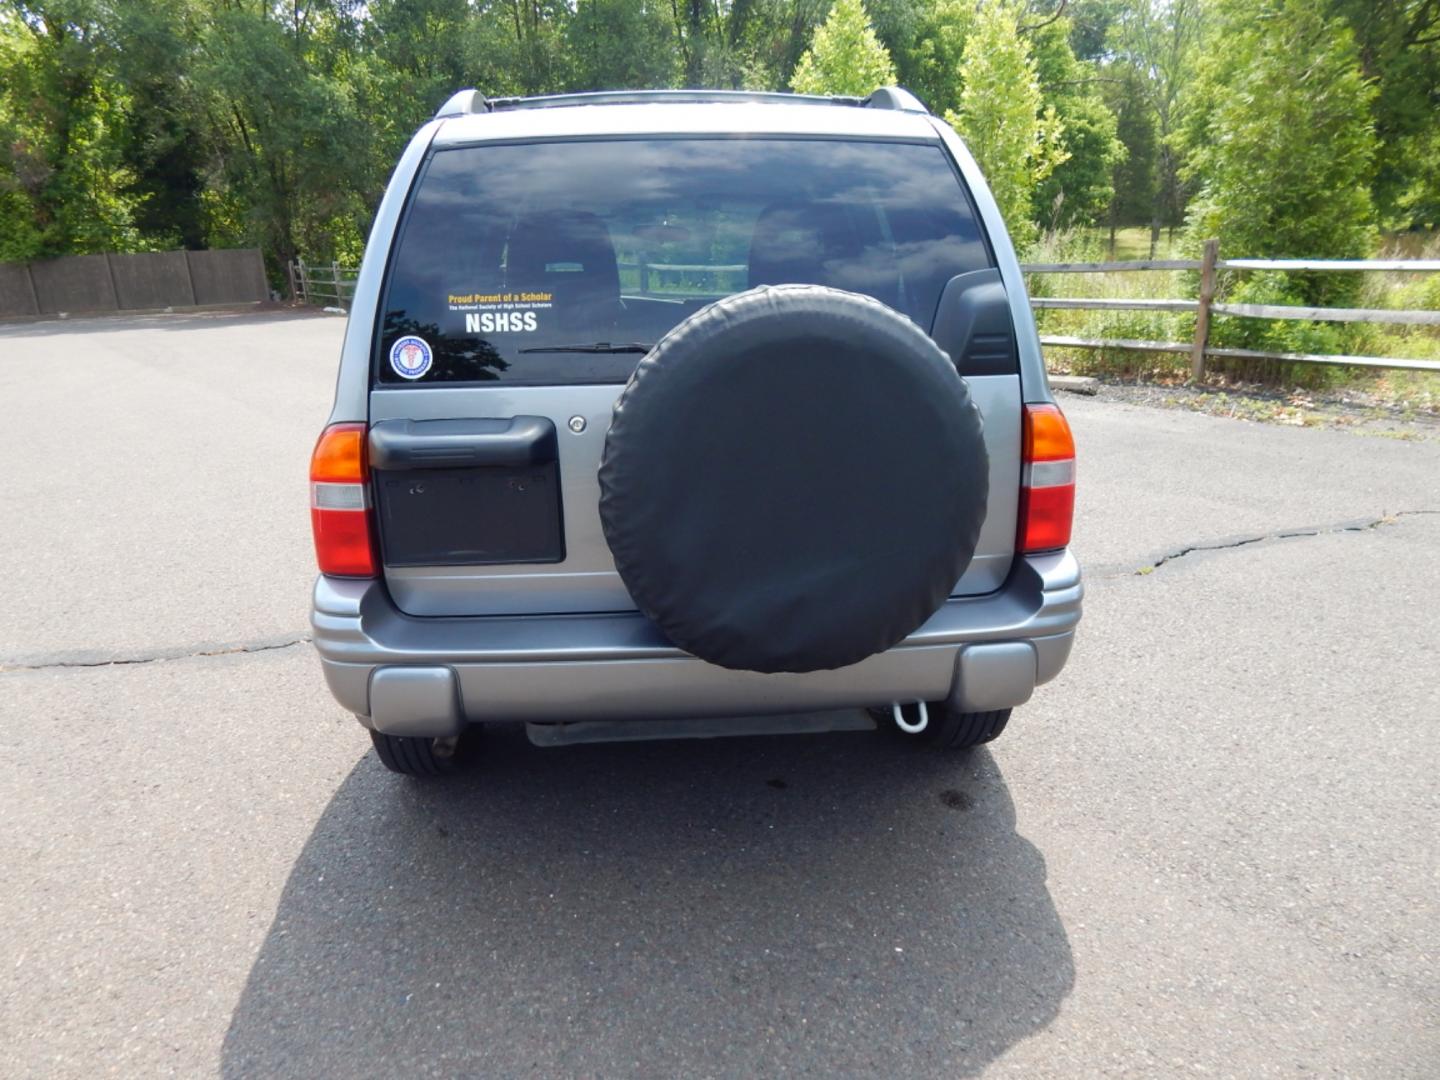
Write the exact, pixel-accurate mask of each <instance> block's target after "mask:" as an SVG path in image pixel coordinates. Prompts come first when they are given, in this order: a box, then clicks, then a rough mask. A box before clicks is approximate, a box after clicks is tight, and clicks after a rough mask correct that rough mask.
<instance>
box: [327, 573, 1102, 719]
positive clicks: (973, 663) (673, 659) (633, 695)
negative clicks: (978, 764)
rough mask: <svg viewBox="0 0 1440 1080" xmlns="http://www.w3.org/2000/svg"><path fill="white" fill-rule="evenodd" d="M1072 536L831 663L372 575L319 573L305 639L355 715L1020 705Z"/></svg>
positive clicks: (1063, 591) (1051, 638)
mask: <svg viewBox="0 0 1440 1080" xmlns="http://www.w3.org/2000/svg"><path fill="white" fill-rule="evenodd" d="M1083 591H1084V590H1083V587H1082V586H1081V583H1080V567H1079V564H1078V563H1077V562H1076V560H1075V557H1074V556H1073V555H1071V554H1070V552H1069V551H1063V552H1058V553H1056V554H1054V555H1043V556H1037V557H1032V558H1021V559H1017V560H1016V561H1015V566H1014V568H1013V569H1012V571H1011V574H1010V577H1009V579H1008V580H1007V581H1006V584H1005V586H1004V587H1003V588H1001V589H1000V590H998V591H996V592H994V593H991V594H989V595H987V596H980V597H971V598H963V599H960V598H957V599H952V600H949V601H947V602H946V603H945V604H944V606H942V607H941V608H940V610H939V611H937V612H936V613H935V614H934V615H933V616H931V618H930V619H929V620H928V621H927V622H926V623H925V625H923V626H922V627H920V629H919V630H917V631H915V633H913V634H911V635H910V637H908V638H906V639H905V641H903V642H901V643H900V644H899V645H897V646H896V647H895V648H893V649H890V650H888V651H886V652H883V653H879V654H877V655H875V656H871V657H869V658H868V659H865V660H862V661H861V662H860V663H858V664H852V665H851V666H849V667H845V668H840V669H838V670H835V671H817V672H810V673H806V674H800V675H794V674H781V675H762V674H758V673H756V672H748V671H731V670H728V669H726V668H721V667H716V666H714V665H713V664H708V663H706V662H705V661H703V660H697V659H696V658H695V657H693V656H690V655H688V654H687V653H684V652H681V651H680V650H678V649H676V648H675V647H674V646H673V645H671V644H670V643H669V642H668V641H666V640H665V639H664V637H663V636H661V634H660V633H659V631H658V630H657V629H656V628H655V627H654V626H653V625H652V624H651V623H650V622H649V620H647V619H646V618H645V617H644V616H643V615H640V614H638V613H634V612H631V613H616V614H586V615H532V616H503V617H497V616H490V617H484V618H415V617H412V616H409V615H405V614H404V613H403V612H401V611H399V610H398V609H397V608H396V607H395V605H394V604H393V602H392V601H391V600H390V596H389V594H388V593H387V592H386V589H385V586H384V583H383V582H380V581H357V580H350V579H343V578H327V577H321V578H320V579H319V580H317V581H316V583H315V602H314V607H313V609H312V612H311V624H312V626H313V627H314V641H315V648H316V650H317V651H318V652H319V654H320V660H321V664H322V666H323V667H324V671H325V679H326V681H327V682H328V683H329V685H330V689H331V691H332V692H333V693H334V695H335V698H336V700H338V701H339V702H340V704H341V705H343V706H344V707H345V708H347V709H349V710H350V711H351V712H353V713H355V714H356V715H357V716H358V717H360V720H361V722H362V723H364V724H365V725H366V726H367V727H374V728H376V729H377V730H381V731H386V732H389V733H390V734H393V735H434V736H441V735H448V734H454V733H456V732H458V731H459V730H460V729H461V728H462V727H463V726H464V725H465V724H466V723H471V722H476V721H490V720H514V721H522V720H541V721H547V720H548V721H554V720H600V719H644V718H647V717H654V718H660V717H671V718H673V717H721V716H741V715H756V714H763V713H779V712H787V711H809V710H818V709H830V708H845V707H848V706H855V705H886V704H889V703H891V702H895V701H917V700H924V701H938V700H941V699H947V698H948V699H949V700H950V701H951V702H952V703H953V704H954V705H956V706H957V707H959V708H961V709H963V710H965V711H977V710H983V709H1000V708H1008V707H1011V706H1014V705H1020V704H1023V703H1024V702H1025V701H1027V700H1028V699H1029V697H1030V694H1031V693H1032V692H1033V690H1034V688H1035V687H1036V686H1038V685H1039V684H1041V683H1043V682H1046V681H1048V680H1050V679H1052V678H1054V677H1055V675H1056V674H1057V673H1058V672H1059V671H1060V669H1061V667H1063V666H1064V664H1065V660H1066V657H1068V656H1069V654H1070V644H1071V641H1072V640H1073V638H1074V633H1075V626H1076V624H1077V623H1078V622H1079V621H1080V601H1081V596H1082V593H1083Z"/></svg>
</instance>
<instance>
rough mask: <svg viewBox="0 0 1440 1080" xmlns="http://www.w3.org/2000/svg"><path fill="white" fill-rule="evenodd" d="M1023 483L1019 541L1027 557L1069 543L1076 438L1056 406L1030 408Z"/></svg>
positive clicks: (1073, 516)
mask: <svg viewBox="0 0 1440 1080" xmlns="http://www.w3.org/2000/svg"><path fill="white" fill-rule="evenodd" d="M1023 460H1024V465H1023V466H1022V469H1023V472H1022V473H1021V478H1020V535H1019V538H1018V540H1017V542H1016V546H1017V547H1018V548H1019V549H1020V552H1021V553H1022V554H1025V555H1032V554H1038V553H1039V552H1042V551H1055V550H1057V549H1059V548H1063V547H1065V546H1066V545H1068V544H1069V543H1070V528H1071V524H1072V522H1073V521H1074V518H1075V438H1074V436H1073V435H1071V434H1070V425H1069V424H1068V423H1066V421H1065V414H1064V413H1062V412H1061V411H1060V408H1059V406H1056V405H1026V406H1025V434H1024V446H1023Z"/></svg>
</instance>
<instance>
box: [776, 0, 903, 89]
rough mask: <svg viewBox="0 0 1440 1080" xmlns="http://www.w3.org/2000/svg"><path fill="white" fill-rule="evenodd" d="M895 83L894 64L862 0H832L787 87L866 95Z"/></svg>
mask: <svg viewBox="0 0 1440 1080" xmlns="http://www.w3.org/2000/svg"><path fill="white" fill-rule="evenodd" d="M894 82H895V65H894V64H893V63H892V62H891V60H890V53H889V50H887V49H886V48H885V46H884V45H882V44H880V39H879V38H878V37H876V36H875V29H874V27H872V26H871V25H870V17H869V16H868V15H867V14H866V13H865V5H864V3H863V2H862V0H835V6H834V7H832V8H831V9H830V14H829V15H827V16H826V17H825V21H824V22H823V23H821V24H820V27H819V28H818V29H817V30H816V31H815V37H814V38H813V39H812V40H811V43H810V48H808V49H807V50H805V53H804V55H802V56H801V57H800V62H799V63H798V64H797V65H796V66H795V74H794V75H793V76H792V77H791V79H790V86H791V88H792V89H794V90H795V92H796V93H800V94H848V95H852V96H855V97H866V96H868V95H869V94H870V93H871V91H873V90H875V89H876V88H877V87H881V86H890V85H892V84H893V83H894Z"/></svg>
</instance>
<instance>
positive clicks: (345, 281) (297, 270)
mask: <svg viewBox="0 0 1440 1080" xmlns="http://www.w3.org/2000/svg"><path fill="white" fill-rule="evenodd" d="M286 269H287V270H288V272H289V275H290V295H291V296H292V297H294V298H295V299H296V300H298V301H299V302H300V303H302V304H316V303H319V304H326V305H327V306H331V307H339V308H349V307H350V301H351V300H352V299H353V298H354V296H355V278H356V276H357V275H359V273H360V268H359V267H356V266H341V265H340V264H339V263H338V262H331V263H321V264H320V265H318V266H312V265H309V264H307V263H304V262H301V261H299V260H296V261H295V262H292V263H291V264H290V265H289V266H288V267H287V268H286ZM327 302H328V303H327Z"/></svg>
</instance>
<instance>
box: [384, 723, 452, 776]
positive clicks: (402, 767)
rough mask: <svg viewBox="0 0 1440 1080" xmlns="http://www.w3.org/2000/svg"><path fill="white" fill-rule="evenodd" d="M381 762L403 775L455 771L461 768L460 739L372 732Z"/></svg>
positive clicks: (441, 773) (429, 774)
mask: <svg viewBox="0 0 1440 1080" xmlns="http://www.w3.org/2000/svg"><path fill="white" fill-rule="evenodd" d="M370 741H371V742H372V743H374V744H375V756H376V757H378V758H379V759H380V764H382V765H384V766H385V768H387V769H389V770H390V771H391V772H393V773H399V774H400V775H402V776H418V777H434V776H444V775H446V774H447V773H453V772H455V771H456V770H457V769H459V767H460V751H461V741H460V740H458V739H424V738H417V737H415V736H412V735H386V734H384V733H383V732H380V731H372V732H370Z"/></svg>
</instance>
